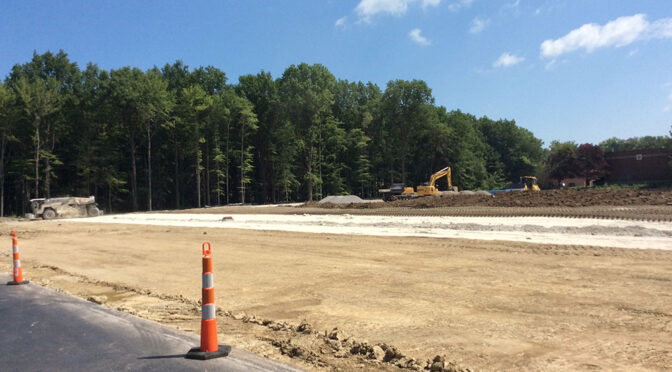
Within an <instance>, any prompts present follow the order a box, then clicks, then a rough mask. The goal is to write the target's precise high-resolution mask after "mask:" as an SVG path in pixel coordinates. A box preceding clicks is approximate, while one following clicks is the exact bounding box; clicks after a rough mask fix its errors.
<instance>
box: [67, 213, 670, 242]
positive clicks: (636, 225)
mask: <svg viewBox="0 0 672 372" xmlns="http://www.w3.org/2000/svg"><path fill="white" fill-rule="evenodd" d="M71 222H79V223H89V222H96V223H116V224H139V225H158V226H184V227H211V228H228V229H250V230H275V231H293V232H309V233H331V234H346V235H350V234H352V235H375V236H416V237H435V238H464V239H479V240H507V241H516V242H525V241H528V242H532V243H545V244H565V245H591V246H600V247H618V248H635V249H641V248H655V249H672V224H671V223H667V222H641V221H630V220H601V219H589V218H585V219H578V218H557V217H511V218H500V217H451V216H407V217H403V216H358V215H354V216H353V215H347V214H339V215H310V214H303V215H277V214H231V215H228V216H226V218H225V217H223V216H222V215H221V214H177V213H170V214H168V213H138V214H124V215H114V216H100V217H93V218H83V219H74V220H71Z"/></svg>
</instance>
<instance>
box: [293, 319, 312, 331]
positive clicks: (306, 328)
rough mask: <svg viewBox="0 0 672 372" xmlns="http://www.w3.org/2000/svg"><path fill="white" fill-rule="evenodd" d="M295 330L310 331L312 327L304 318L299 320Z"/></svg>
mask: <svg viewBox="0 0 672 372" xmlns="http://www.w3.org/2000/svg"><path fill="white" fill-rule="evenodd" d="M296 331H297V332H301V333H311V332H312V331H313V327H312V326H311V325H310V324H309V323H308V322H306V321H305V320H304V321H302V322H301V324H299V326H298V327H296Z"/></svg>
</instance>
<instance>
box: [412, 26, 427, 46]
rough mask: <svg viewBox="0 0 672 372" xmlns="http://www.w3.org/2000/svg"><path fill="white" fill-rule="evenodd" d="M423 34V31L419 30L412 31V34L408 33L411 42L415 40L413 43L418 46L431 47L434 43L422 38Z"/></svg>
mask: <svg viewBox="0 0 672 372" xmlns="http://www.w3.org/2000/svg"><path fill="white" fill-rule="evenodd" d="M421 33H422V31H420V29H419V28H414V29H412V30H411V32H409V33H408V37H410V38H411V40H413V42H415V43H416V44H419V45H422V46H427V45H431V44H432V43H431V42H430V41H429V40H427V38H426V37H424V36H422V34H421Z"/></svg>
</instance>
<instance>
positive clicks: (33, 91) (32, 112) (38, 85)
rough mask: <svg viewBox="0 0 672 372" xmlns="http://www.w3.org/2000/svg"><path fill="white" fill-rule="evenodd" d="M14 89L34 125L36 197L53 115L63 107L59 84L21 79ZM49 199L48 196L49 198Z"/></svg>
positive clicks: (50, 80)
mask: <svg viewBox="0 0 672 372" xmlns="http://www.w3.org/2000/svg"><path fill="white" fill-rule="evenodd" d="M14 89H15V91H16V95H17V96H18V98H19V100H20V102H21V105H22V107H23V110H24V112H25V113H26V115H27V116H28V117H29V120H30V121H31V123H32V125H33V131H34V135H33V145H34V146H35V153H34V154H35V155H34V162H35V197H36V198H37V197H39V193H40V191H39V190H40V188H39V184H40V172H39V168H40V158H41V157H44V156H49V154H47V153H46V152H45V151H44V150H43V149H42V145H43V144H44V142H45V139H44V137H45V135H46V137H47V139H48V138H49V136H50V135H51V134H52V133H51V129H52V127H51V125H50V124H51V122H50V119H51V115H52V114H54V113H55V112H57V111H58V110H59V109H60V107H61V99H60V97H59V95H58V82H57V81H56V79H54V78H48V79H47V80H46V81H40V80H38V81H33V82H31V81H29V80H28V79H27V78H23V77H22V78H20V79H19V80H18V81H17V82H16V84H15V86H14ZM47 197H48V196H47Z"/></svg>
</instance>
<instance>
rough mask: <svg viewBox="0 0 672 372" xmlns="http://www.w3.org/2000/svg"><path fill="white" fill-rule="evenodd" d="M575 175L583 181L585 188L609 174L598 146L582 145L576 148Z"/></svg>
mask: <svg viewBox="0 0 672 372" xmlns="http://www.w3.org/2000/svg"><path fill="white" fill-rule="evenodd" d="M576 167H577V175H580V176H582V177H583V178H584V179H585V182H586V186H588V185H590V182H591V181H594V180H596V179H598V178H600V177H603V176H605V175H607V174H608V173H609V169H608V168H609V166H608V164H607V161H606V160H605V159H604V153H603V152H602V150H601V149H600V146H597V145H593V144H590V143H584V144H583V145H580V146H579V147H577V148H576Z"/></svg>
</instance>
